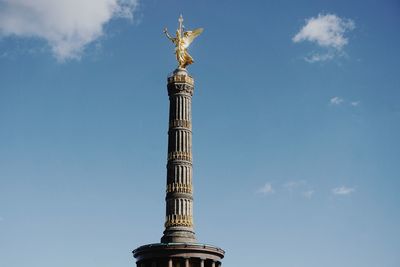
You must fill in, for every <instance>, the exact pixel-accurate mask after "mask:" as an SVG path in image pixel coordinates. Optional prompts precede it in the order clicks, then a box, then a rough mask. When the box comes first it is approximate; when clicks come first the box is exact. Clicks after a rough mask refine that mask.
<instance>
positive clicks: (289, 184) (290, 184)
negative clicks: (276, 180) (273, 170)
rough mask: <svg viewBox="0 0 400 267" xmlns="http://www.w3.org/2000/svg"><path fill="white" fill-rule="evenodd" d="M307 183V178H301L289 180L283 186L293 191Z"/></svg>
mask: <svg viewBox="0 0 400 267" xmlns="http://www.w3.org/2000/svg"><path fill="white" fill-rule="evenodd" d="M305 184H306V181H305V180H299V181H289V182H286V183H284V184H283V185H282V186H283V188H285V189H287V190H289V191H292V190H294V189H295V188H298V187H300V186H302V185H305Z"/></svg>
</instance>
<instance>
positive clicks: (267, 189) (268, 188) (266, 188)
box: [257, 183, 275, 195]
mask: <svg viewBox="0 0 400 267" xmlns="http://www.w3.org/2000/svg"><path fill="white" fill-rule="evenodd" d="M257 192H258V193H260V194H263V195H270V194H273V193H275V190H274V188H273V187H272V184H271V183H265V184H264V185H263V186H262V187H260V188H259V189H258V190H257Z"/></svg>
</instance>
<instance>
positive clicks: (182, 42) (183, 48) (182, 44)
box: [164, 15, 203, 69]
mask: <svg viewBox="0 0 400 267" xmlns="http://www.w3.org/2000/svg"><path fill="white" fill-rule="evenodd" d="M178 21H179V29H177V30H176V37H172V36H171V35H170V34H169V33H168V31H167V28H165V29H164V33H165V35H166V36H167V38H168V39H170V40H171V41H172V42H173V43H174V45H175V54H176V60H177V61H178V63H179V68H183V69H184V68H186V66H187V65H190V64H192V63H193V62H194V61H193V58H192V57H191V56H190V55H189V53H188V52H187V49H188V47H189V45H190V44H191V43H192V42H193V40H194V39H195V38H196V37H197V36H199V35H200V33H202V32H203V28H198V29H195V30H193V31H183V28H184V26H183V18H182V15H181V16H180V17H179V19H178Z"/></svg>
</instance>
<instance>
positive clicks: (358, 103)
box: [350, 101, 360, 107]
mask: <svg viewBox="0 0 400 267" xmlns="http://www.w3.org/2000/svg"><path fill="white" fill-rule="evenodd" d="M350 105H352V106H353V107H358V106H359V105H360V101H353V102H351V103H350Z"/></svg>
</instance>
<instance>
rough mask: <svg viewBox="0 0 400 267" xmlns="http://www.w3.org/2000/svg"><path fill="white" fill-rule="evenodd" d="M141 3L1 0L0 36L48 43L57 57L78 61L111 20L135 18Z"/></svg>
mask: <svg viewBox="0 0 400 267" xmlns="http://www.w3.org/2000/svg"><path fill="white" fill-rule="evenodd" d="M137 4H138V0H57V1H56V0H34V1H32V0H0V36H17V37H34V38H40V39H44V40H46V41H47V43H48V44H49V46H50V47H51V50H52V52H53V54H54V55H55V57H56V58H57V59H58V60H60V61H64V60H66V59H79V58H80V57H81V55H82V52H83V50H84V48H85V47H86V46H87V45H88V44H89V43H91V42H93V41H94V40H96V39H97V38H99V37H101V36H102V35H103V27H104V25H105V24H106V23H107V22H109V21H110V20H111V19H112V18H125V19H132V18H133V12H134V10H135V8H136V7H137Z"/></svg>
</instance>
